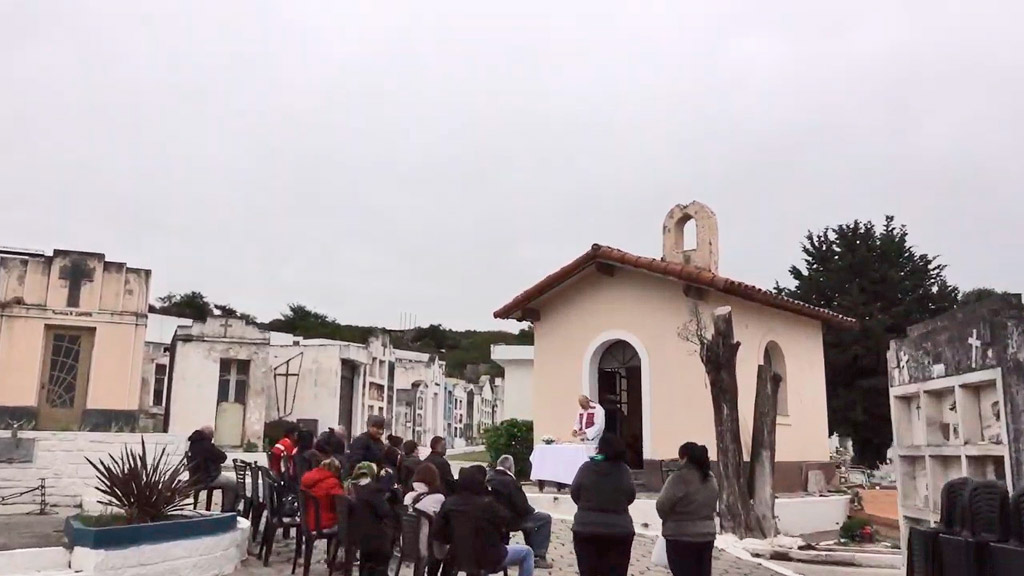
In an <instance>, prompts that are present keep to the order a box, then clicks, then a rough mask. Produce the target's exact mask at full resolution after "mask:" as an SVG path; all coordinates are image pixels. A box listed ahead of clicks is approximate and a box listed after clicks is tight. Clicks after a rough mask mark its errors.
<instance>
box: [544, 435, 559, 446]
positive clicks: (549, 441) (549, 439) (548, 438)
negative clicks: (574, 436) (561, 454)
mask: <svg viewBox="0 0 1024 576" xmlns="http://www.w3.org/2000/svg"><path fill="white" fill-rule="evenodd" d="M540 441H541V442H543V443H544V444H546V445H548V446H550V445H552V444H554V443H555V442H557V441H558V439H557V438H555V437H554V436H551V435H547V436H541V437H540Z"/></svg>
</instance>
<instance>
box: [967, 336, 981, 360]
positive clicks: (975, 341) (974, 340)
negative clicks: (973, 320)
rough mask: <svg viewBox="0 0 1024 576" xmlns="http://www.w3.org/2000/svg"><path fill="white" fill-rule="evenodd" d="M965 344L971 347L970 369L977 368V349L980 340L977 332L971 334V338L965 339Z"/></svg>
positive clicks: (979, 346)
mask: <svg viewBox="0 0 1024 576" xmlns="http://www.w3.org/2000/svg"><path fill="white" fill-rule="evenodd" d="M967 343H968V344H970V345H971V368H977V367H978V349H979V348H981V340H978V331H977V330H973V331H972V332H971V337H970V338H968V339H967Z"/></svg>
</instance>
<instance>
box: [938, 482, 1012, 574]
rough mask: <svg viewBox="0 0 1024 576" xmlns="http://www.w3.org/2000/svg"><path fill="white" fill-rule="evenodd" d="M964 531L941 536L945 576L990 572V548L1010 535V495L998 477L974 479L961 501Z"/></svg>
mask: <svg viewBox="0 0 1024 576" xmlns="http://www.w3.org/2000/svg"><path fill="white" fill-rule="evenodd" d="M960 508H961V512H960V514H961V516H960V518H961V519H962V520H963V530H962V532H961V534H942V535H940V536H939V551H940V553H941V555H942V565H941V567H942V574H943V576H975V575H982V574H987V568H986V561H987V559H988V551H989V550H988V548H989V544H991V543H992V542H1005V541H1007V540H1008V539H1009V517H1010V496H1009V494H1007V492H1006V485H1005V484H1003V483H1002V482H997V481H995V480H981V481H973V482H971V483H970V484H969V485H968V488H967V492H966V494H965V495H964V497H963V500H962V501H961V506H960Z"/></svg>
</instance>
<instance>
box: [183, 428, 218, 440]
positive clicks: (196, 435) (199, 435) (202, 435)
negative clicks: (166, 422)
mask: <svg viewBox="0 0 1024 576" xmlns="http://www.w3.org/2000/svg"><path fill="white" fill-rule="evenodd" d="M188 441H189V442H190V443H200V442H212V441H213V440H212V439H210V437H209V436H207V435H206V432H203V431H202V430H196V431H194V432H192V433H191V434H189V436H188Z"/></svg>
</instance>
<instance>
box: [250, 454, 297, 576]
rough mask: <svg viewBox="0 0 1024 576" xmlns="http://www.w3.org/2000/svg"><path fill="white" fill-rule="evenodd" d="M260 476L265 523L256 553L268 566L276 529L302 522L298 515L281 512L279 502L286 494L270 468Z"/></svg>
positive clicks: (295, 526) (291, 526) (294, 525)
mask: <svg viewBox="0 0 1024 576" xmlns="http://www.w3.org/2000/svg"><path fill="white" fill-rule="evenodd" d="M261 468H262V467H261ZM261 476H263V478H262V481H263V494H264V496H265V498H266V501H267V510H266V511H267V523H266V526H264V528H263V540H262V542H261V543H260V549H259V553H258V555H259V556H262V558H263V565H264V566H269V565H270V555H271V553H272V552H273V550H274V539H275V538H276V537H277V531H278V529H282V528H284V529H288V528H297V527H298V526H299V525H300V524H301V523H302V522H301V520H300V519H299V517H298V516H293V517H289V516H285V515H284V514H283V512H282V507H281V502H282V500H283V499H284V497H285V495H287V490H286V489H285V486H284V484H283V483H282V482H281V481H280V480H277V479H276V478H274V476H273V474H271V473H270V470H266V474H261Z"/></svg>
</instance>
